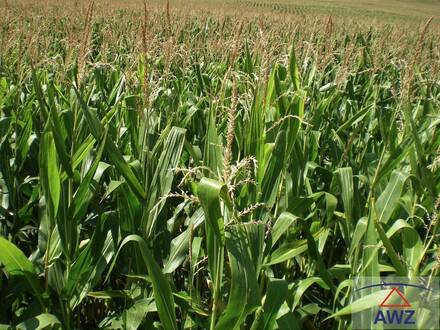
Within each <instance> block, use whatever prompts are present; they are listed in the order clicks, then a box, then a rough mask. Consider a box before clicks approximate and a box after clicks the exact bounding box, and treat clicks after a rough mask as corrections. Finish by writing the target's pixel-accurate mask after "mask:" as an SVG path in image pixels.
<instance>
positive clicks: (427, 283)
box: [351, 276, 440, 330]
mask: <svg viewBox="0 0 440 330" xmlns="http://www.w3.org/2000/svg"><path fill="white" fill-rule="evenodd" d="M352 285H353V290H352V292H351V306H352V308H353V310H352V313H351V329H352V330H366V329H368V330H376V329H377V330H379V329H380V330H389V329H399V330H402V329H424V330H426V329H432V330H440V317H439V316H440V300H439V292H440V290H439V280H438V278H433V277H420V276H413V277H411V278H407V277H399V276H386V277H362V276H359V277H355V278H354V279H353V282H352Z"/></svg>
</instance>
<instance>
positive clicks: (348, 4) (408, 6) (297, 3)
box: [214, 0, 440, 19]
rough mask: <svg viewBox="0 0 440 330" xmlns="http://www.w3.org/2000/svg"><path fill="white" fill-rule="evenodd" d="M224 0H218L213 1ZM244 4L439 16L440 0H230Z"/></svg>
mask: <svg viewBox="0 0 440 330" xmlns="http://www.w3.org/2000/svg"><path fill="white" fill-rule="evenodd" d="M214 1H217V2H222V1H219V0H214ZM230 1H231V2H235V3H239V4H241V5H244V6H249V7H254V8H261V9H269V10H274V11H278V12H291V13H298V14H305V13H309V14H311V13H318V14H331V15H341V16H345V15H361V16H369V17H377V18H381V19H396V18H401V19H408V18H410V19H423V18H427V17H431V16H434V18H437V19H438V18H439V17H440V1H439V0H386V1H381V0H364V1H362V0H361V1H354V0H230Z"/></svg>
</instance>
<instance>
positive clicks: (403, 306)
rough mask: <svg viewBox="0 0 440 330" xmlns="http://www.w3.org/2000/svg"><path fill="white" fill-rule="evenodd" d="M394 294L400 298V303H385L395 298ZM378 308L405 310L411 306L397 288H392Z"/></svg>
mask: <svg viewBox="0 0 440 330" xmlns="http://www.w3.org/2000/svg"><path fill="white" fill-rule="evenodd" d="M396 294H397V295H398V296H399V297H400V299H401V301H402V302H401V303H400V304H390V303H387V301H388V299H390V298H391V297H392V296H394V297H396ZM379 307H394V308H396V307H397V308H407V307H411V304H410V303H409V301H408V300H406V298H405V296H404V295H403V293H402V292H400V290H399V289H398V288H393V289H392V290H391V291H390V293H388V295H387V296H386V298H385V299H384V300H383V301H382V302H381V303H380V305H379Z"/></svg>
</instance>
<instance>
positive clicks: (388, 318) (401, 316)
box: [374, 287, 416, 324]
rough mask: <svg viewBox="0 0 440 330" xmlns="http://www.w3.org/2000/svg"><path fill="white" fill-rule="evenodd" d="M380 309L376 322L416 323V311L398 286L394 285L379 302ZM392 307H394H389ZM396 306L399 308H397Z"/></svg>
mask: <svg viewBox="0 0 440 330" xmlns="http://www.w3.org/2000/svg"><path fill="white" fill-rule="evenodd" d="M396 298H397V301H399V300H401V303H398V304H396V303H391V302H389V301H396ZM379 308H387V309H379V310H378V312H377V314H376V317H375V319H374V324H380V323H382V324H416V320H415V318H414V314H415V313H416V311H415V310H413V309H404V308H411V304H410V303H409V301H408V300H407V299H406V298H405V296H404V295H403V293H402V292H400V290H399V289H398V288H397V287H394V288H393V289H392V290H391V291H390V293H389V294H388V295H387V296H386V298H385V299H384V300H383V301H382V302H381V303H380V304H379ZM389 308H392V309H389ZM394 308H398V310H395V309H394Z"/></svg>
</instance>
